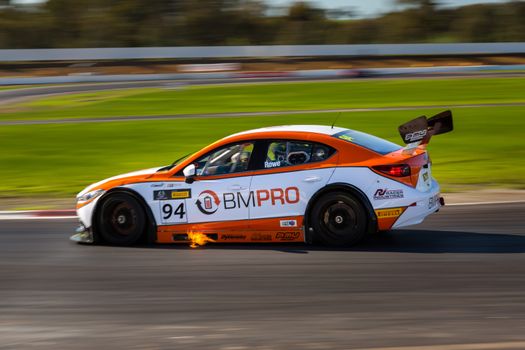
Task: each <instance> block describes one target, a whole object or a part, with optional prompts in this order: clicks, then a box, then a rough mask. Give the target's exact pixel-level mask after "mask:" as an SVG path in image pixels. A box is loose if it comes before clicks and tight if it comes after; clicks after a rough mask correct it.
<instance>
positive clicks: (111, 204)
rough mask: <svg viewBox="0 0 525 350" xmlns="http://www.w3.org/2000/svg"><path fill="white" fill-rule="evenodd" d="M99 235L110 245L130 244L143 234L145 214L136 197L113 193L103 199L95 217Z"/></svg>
mask: <svg viewBox="0 0 525 350" xmlns="http://www.w3.org/2000/svg"><path fill="white" fill-rule="evenodd" d="M97 221H98V222H97V223H98V225H97V227H98V228H99V233H100V237H101V238H102V240H103V241H104V242H105V243H109V244H111V245H125V246H126V245H132V244H134V243H136V242H137V241H138V240H139V239H140V238H141V237H142V235H143V234H144V231H145V227H146V215H145V213H144V209H143V208H142V206H141V205H140V203H139V202H138V200H137V199H135V198H134V197H133V196H131V195H129V194H126V193H115V194H112V195H109V196H108V197H107V198H104V199H103V202H102V203H101V207H100V210H99V214H98V218H97Z"/></svg>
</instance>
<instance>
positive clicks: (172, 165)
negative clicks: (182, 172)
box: [157, 152, 193, 172]
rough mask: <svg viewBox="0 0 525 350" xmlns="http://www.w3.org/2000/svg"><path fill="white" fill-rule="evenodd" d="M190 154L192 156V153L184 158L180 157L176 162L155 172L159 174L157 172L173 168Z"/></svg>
mask: <svg viewBox="0 0 525 350" xmlns="http://www.w3.org/2000/svg"><path fill="white" fill-rule="evenodd" d="M192 154H193V152H192V153H188V154H186V155H185V156H182V157H180V158H178V159H177V160H175V161H174V162H173V163H171V164H170V165H166V166H165V167H162V168H160V169H159V170H157V172H159V171H167V170H171V169H173V167H174V166H176V165H178V164H180V163H181V162H182V161H184V160H185V159H186V158H188V157H189V156H191V155H192Z"/></svg>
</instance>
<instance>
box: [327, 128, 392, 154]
mask: <svg viewBox="0 0 525 350" xmlns="http://www.w3.org/2000/svg"><path fill="white" fill-rule="evenodd" d="M333 137H336V138H338V139H341V140H344V141H347V142H350V143H353V144H356V145H358V146H361V147H364V148H368V149H369V150H371V151H374V152H376V153H379V154H382V155H385V154H388V153H392V152H395V151H397V150H399V149H401V148H402V147H401V146H399V145H396V144H395V143H393V142H390V141H387V140H384V139H382V138H380V137H376V136H372V135H370V134H366V133H364V132H360V131H355V130H345V131H341V132H338V133H337V134H335V135H333Z"/></svg>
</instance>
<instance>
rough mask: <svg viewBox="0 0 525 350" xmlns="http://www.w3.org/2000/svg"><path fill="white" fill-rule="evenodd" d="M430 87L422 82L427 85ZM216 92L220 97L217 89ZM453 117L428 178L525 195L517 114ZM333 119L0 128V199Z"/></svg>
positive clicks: (369, 123)
mask: <svg viewBox="0 0 525 350" xmlns="http://www.w3.org/2000/svg"><path fill="white" fill-rule="evenodd" d="M477 81H478V80H477ZM479 81H480V82H481V80H479ZM432 83H434V82H433V81H428V84H429V85H432ZM515 83H516V82H515ZM392 84H393V82H392ZM238 88H240V87H238ZM281 88H282V86H279V89H281ZM216 89H217V93H218V94H222V92H221V89H219V88H216ZM229 89H231V88H228V89H227V90H229ZM264 89H270V86H265V87H264ZM522 92H523V90H522V91H521V93H522ZM396 93H397V92H396ZM501 94H503V93H502V92H501ZM509 95H510V96H512V95H513V93H510V92H509ZM436 98H438V97H436ZM447 98H448V97H447ZM451 98H452V97H451ZM312 99H313V97H312ZM379 100H381V102H382V101H383V100H387V101H388V100H390V101H393V99H391V98H390V97H389V96H376V101H379ZM306 101H307V100H306ZM369 101H370V102H371V101H372V99H370V100H369ZM321 102H323V101H321ZM321 102H319V103H321ZM246 103H248V102H246ZM276 103H277V102H276ZM305 103H308V104H311V103H313V102H312V101H307V102H305ZM323 103H324V102H323ZM377 103H379V102H377ZM421 103H423V101H421ZM430 103H434V102H430ZM330 107H337V106H330ZM137 108H138V107H137ZM437 112H439V110H429V109H423V108H422V109H421V110H420V111H392V112H363V113H346V114H342V115H341V117H340V118H339V121H338V123H337V124H338V125H340V126H344V127H350V128H353V129H358V130H362V131H365V132H369V133H372V134H374V135H377V136H380V137H384V138H387V139H389V140H392V141H394V142H398V143H399V142H400V137H399V135H398V134H397V126H398V125H400V124H401V123H403V122H405V121H407V120H409V119H410V118H412V117H416V116H418V115H420V114H422V113H426V114H427V115H431V114H432V113H437ZM454 114H455V115H454V118H455V130H454V131H453V132H452V133H450V134H445V135H440V136H436V137H435V138H434V139H433V140H432V141H431V143H430V147H429V151H430V155H431V157H432V159H433V161H434V170H433V171H434V175H435V177H436V178H437V179H438V180H439V181H440V182H441V184H442V185H444V188H445V189H455V188H458V186H472V185H475V187H474V188H478V187H479V186H501V187H513V188H525V177H524V176H523V174H524V173H525V162H524V161H523V160H524V159H525V147H524V146H525V141H524V138H523V135H524V132H523V130H525V118H523V115H524V114H525V107H506V108H500V107H490V108H462V109H457V110H454ZM334 117H335V114H334V113H319V114H308V115H293V116H292V115H290V116H270V117H253V118H223V119H217V118H211V119H180V120H163V121H133V122H114V123H89V124H56V125H17V126H7V127H6V126H4V127H0V150H2V151H1V152H0V169H1V171H0V194H1V196H4V197H6V196H28V197H29V196H35V195H46V196H56V197H62V196H71V195H73V194H74V193H76V192H78V191H79V190H81V189H82V188H83V187H85V186H86V185H88V184H90V183H92V182H94V181H98V180H100V179H103V178H105V177H108V176H112V175H115V174H119V173H124V172H127V171H131V170H138V169H142V168H148V167H153V166H160V165H164V164H168V163H170V162H171V161H172V160H174V159H175V158H178V157H179V156H182V155H184V154H186V153H189V152H191V151H195V150H197V149H199V148H201V147H202V146H204V145H206V144H208V143H210V142H212V141H214V140H216V139H218V138H221V137H223V136H226V135H229V134H231V133H233V132H237V131H241V130H246V129H251V128H256V127H262V126H269V125H281V124H330V123H331V122H332V120H333V118H334Z"/></svg>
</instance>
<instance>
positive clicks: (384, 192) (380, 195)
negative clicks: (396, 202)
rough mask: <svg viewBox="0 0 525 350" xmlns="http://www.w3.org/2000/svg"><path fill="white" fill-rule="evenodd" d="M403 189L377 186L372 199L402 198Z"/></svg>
mask: <svg viewBox="0 0 525 350" xmlns="http://www.w3.org/2000/svg"><path fill="white" fill-rule="evenodd" d="M403 197H404V194H403V190H389V189H387V188H379V189H378V190H377V191H376V192H375V193H374V199H375V200H382V199H395V198H403Z"/></svg>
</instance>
